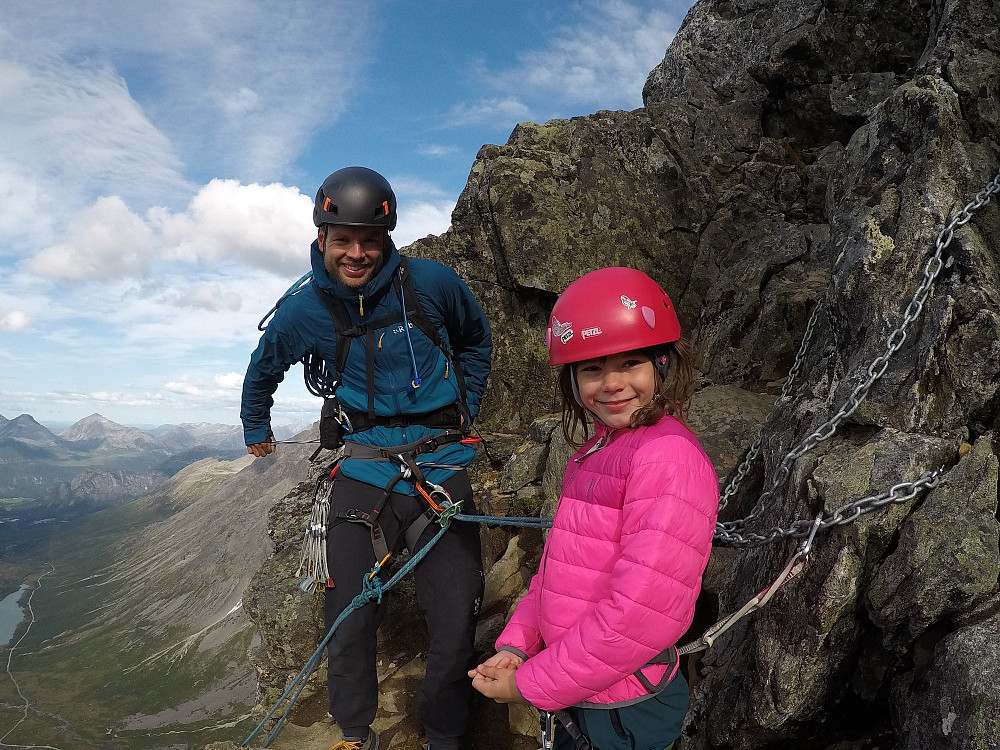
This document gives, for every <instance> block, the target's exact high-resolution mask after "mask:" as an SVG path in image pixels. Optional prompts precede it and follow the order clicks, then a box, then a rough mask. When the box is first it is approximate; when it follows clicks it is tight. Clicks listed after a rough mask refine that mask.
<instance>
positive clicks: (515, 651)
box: [497, 646, 528, 661]
mask: <svg viewBox="0 0 1000 750" xmlns="http://www.w3.org/2000/svg"><path fill="white" fill-rule="evenodd" d="M497 651H498V652H499V651H509V652H510V653H512V654H514V655H515V656H519V657H521V660H522V661H528V655H527V654H526V653H524V652H523V651H522V650H521V649H519V648H514V647H513V646H497Z"/></svg>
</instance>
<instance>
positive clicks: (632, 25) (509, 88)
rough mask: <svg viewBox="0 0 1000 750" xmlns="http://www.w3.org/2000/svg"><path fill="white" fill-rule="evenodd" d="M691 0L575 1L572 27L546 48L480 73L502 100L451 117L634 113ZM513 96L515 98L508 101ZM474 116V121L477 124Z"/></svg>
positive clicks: (569, 14)
mask: <svg viewBox="0 0 1000 750" xmlns="http://www.w3.org/2000/svg"><path fill="white" fill-rule="evenodd" d="M689 5H690V4H689V3H688V2H683V3H682V2H677V1H676V0H670V2H667V3H647V4H643V3H634V2H628V1H627V0H582V1H581V2H577V3H573V5H572V8H571V9H570V10H571V12H565V13H564V14H563V16H564V17H566V18H572V19H573V23H572V24H571V25H564V26H562V27H559V28H557V29H556V31H555V33H554V34H553V35H552V36H551V38H550V39H549V41H548V43H547V44H546V46H544V47H543V48H541V49H536V50H531V51H528V52H522V53H520V54H518V55H517V60H518V64H517V65H515V66H513V67H510V68H507V69H504V70H500V71H486V70H484V71H483V76H484V78H485V80H486V85H488V86H490V87H491V88H492V89H494V90H495V91H499V92H501V94H500V95H499V96H493V97H487V98H484V99H483V100H482V101H480V102H478V103H476V104H473V105H468V106H465V107H462V108H458V109H456V110H454V111H452V112H450V113H449V118H450V117H454V118H455V121H456V123H458V124H466V123H468V122H475V121H480V122H482V121H486V120H488V119H490V118H492V117H507V119H508V120H509V119H510V115H511V114H512V113H513V111H515V110H517V109H518V108H519V107H521V108H524V109H525V110H528V109H529V108H530V111H531V114H528V113H527V112H524V113H522V114H520V115H517V117H518V118H519V119H520V120H525V119H529V118H531V117H534V118H535V119H542V117H544V118H545V119H548V117H550V115H548V114H547V113H548V112H550V111H552V108H553V107H554V106H558V107H560V108H565V107H566V106H578V107H580V108H581V110H583V111H581V114H586V113H587V111H588V108H592V107H595V106H596V107H599V108H601V109H616V108H620V109H634V108H636V107H641V106H642V87H643V85H644V83H645V81H646V76H647V75H649V72H650V71H651V70H652V69H653V68H654V67H655V66H656V65H658V64H659V63H660V61H661V60H662V59H663V55H664V52H665V51H666V49H667V46H668V45H669V44H670V41H671V40H672V39H673V36H674V32H675V30H676V29H677V27H678V26H679V25H680V21H681V19H682V18H683V16H684V13H685V12H686V11H687V9H688V7H689ZM515 92H516V95H517V97H518V98H517V99H515V98H513V97H514V95H515ZM476 118H478V120H477V119H476Z"/></svg>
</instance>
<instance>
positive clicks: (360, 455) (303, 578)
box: [296, 429, 481, 593]
mask: <svg viewBox="0 0 1000 750" xmlns="http://www.w3.org/2000/svg"><path fill="white" fill-rule="evenodd" d="M480 440H481V438H478V437H470V436H469V435H467V434H466V433H465V432H463V431H461V430H447V429H446V430H442V431H441V432H439V433H437V434H434V435H430V436H428V437H425V438H422V439H420V440H417V441H414V442H412V443H407V444H405V445H396V446H388V447H386V446H377V445H367V444H364V443H356V442H353V441H350V440H345V441H343V443H342V445H341V446H340V448H339V449H338V451H337V454H336V456H335V461H334V463H333V465H332V467H331V468H330V470H329V472H328V473H327V474H325V475H324V477H322V478H321V479H320V481H319V482H317V485H316V491H315V493H314V495H313V506H312V511H311V513H310V516H309V520H308V522H307V523H306V529H305V531H304V533H303V541H302V557H301V559H300V561H299V568H298V570H297V571H296V576H297V577H299V578H300V581H299V588H300V589H302V590H303V591H305V592H307V593H313V592H315V591H322V590H323V589H325V588H326V587H328V586H332V585H333V581H332V580H331V578H330V567H329V564H328V561H327V557H326V533H327V528H328V524H329V523H332V522H335V521H338V520H340V521H345V522H348V523H357V524H361V525H363V526H366V527H368V530H369V532H370V534H371V538H372V552H373V554H374V559H375V560H376V561H380V562H379V566H381V565H384V564H385V563H386V562H387V561H388V560H389V558H390V557H391V556H392V550H390V549H389V547H388V545H387V544H386V541H385V537H384V535H383V533H382V528H381V526H380V525H379V521H378V519H379V514H380V513H381V512H382V510H383V509H384V508H385V504H386V503H387V502H388V501H389V498H390V496H391V495H392V492H393V490H394V488H395V486H396V485H397V484H398V483H399V482H401V481H409V482H412V483H413V486H414V488H415V489H416V491H417V494H418V496H420V497H421V498H422V499H423V500H424V502H425V503H426V505H427V508H426V510H425V511H424V513H423V514H421V515H420V516H419V517H418V518H417V520H416V521H414V522H413V523H412V524H410V526H409V527H408V528H407V529H406V530H405V531H404V532H403V538H404V544H405V546H406V548H407V549H409V550H411V551H412V550H413V549H414V547H415V546H416V542H417V540H418V539H419V538H420V535H421V534H422V533H423V531H424V529H425V528H427V526H429V525H430V524H431V523H433V522H435V521H436V522H437V523H439V524H441V525H442V526H444V525H446V524H447V523H448V521H450V520H451V518H452V517H454V516H455V515H456V514H458V513H459V511H460V510H461V506H462V502H461V501H458V502H453V501H452V498H451V495H450V494H449V493H448V491H447V490H446V489H445V488H444V487H442V486H441V485H440V484H436V483H434V482H431V481H430V480H428V479H427V477H426V476H425V475H424V472H423V469H426V468H444V469H450V470H460V469H463V468H465V467H462V466H451V465H441V464H423V463H419V462H418V461H417V457H418V456H420V455H423V454H426V453H434V452H435V451H437V450H438V449H439V448H441V447H443V446H445V445H449V444H452V443H456V442H459V443H463V444H466V445H469V444H474V443H478V442H479V441H480ZM348 459H351V460H363V461H383V462H391V463H395V464H396V465H397V466H398V467H399V472H398V473H397V474H396V475H395V476H394V477H393V478H392V479H390V480H389V482H388V484H386V486H385V487H384V489H383V492H382V497H381V499H380V500H379V502H378V503H377V504H376V506H375V507H374V508H364V509H362V508H349V509H347V510H341V511H338V512H337V513H336V514H335V515H331V509H330V498H331V496H332V494H333V484H334V481H335V475H336V473H337V469H338V468H339V467H340V464H341V463H342V462H343V461H346V460H348ZM422 467H423V468H422Z"/></svg>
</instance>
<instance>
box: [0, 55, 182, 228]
mask: <svg viewBox="0 0 1000 750" xmlns="http://www.w3.org/2000/svg"><path fill="white" fill-rule="evenodd" d="M18 49H19V48H18ZM0 80H5V81H6V83H5V85H3V86H2V87H0V131H2V132H3V133H4V137H3V139H2V141H0V165H2V166H3V171H4V172H6V173H8V174H9V173H11V172H14V173H15V174H20V175H32V180H33V181H34V185H33V186H32V187H29V190H31V189H34V190H38V191H40V192H42V194H43V195H44V196H45V201H44V208H45V210H47V211H48V212H50V213H52V214H55V215H56V216H60V215H61V216H65V215H66V214H67V213H69V212H70V211H72V210H75V209H78V208H79V207H80V206H82V205H84V204H85V203H86V197H85V196H88V195H93V194H100V193H108V192H112V191H113V192H115V193H116V194H122V195H127V196H130V197H140V198H148V197H149V196H151V195H153V194H155V193H162V192H164V191H167V192H176V191H178V190H181V189H184V188H185V186H186V185H187V182H186V181H185V180H184V179H183V178H182V177H181V176H180V173H179V170H180V162H179V160H178V159H177V157H176V156H175V155H174V154H173V152H172V150H171V147H170V144H169V143H168V141H167V139H166V138H165V137H164V135H163V134H162V133H161V132H160V131H159V130H158V129H157V128H156V127H155V126H154V125H153V124H152V123H151V122H150V121H149V120H148V119H147V117H146V116H145V113H144V112H143V111H142V108H141V107H140V106H139V105H138V104H137V103H136V102H135V101H134V100H133V99H132V98H131V96H130V94H129V91H128V87H127V86H126V84H125V81H124V80H123V79H122V78H121V77H120V76H119V75H118V74H116V73H115V72H114V71H113V70H111V69H109V68H107V67H96V68H86V67H81V66H73V65H70V64H67V63H65V62H62V61H59V60H55V59H53V58H51V57H43V56H35V57H33V58H32V59H31V60H30V61H28V62H18V61H13V60H6V61H3V62H2V63H0ZM112 189H113V190H112ZM11 210H12V208H11V207H10V206H5V207H2V208H0V212H2V213H0V217H2V218H0V223H2V224H8V223H10V222H11V219H10V216H9V212H10V211H11Z"/></svg>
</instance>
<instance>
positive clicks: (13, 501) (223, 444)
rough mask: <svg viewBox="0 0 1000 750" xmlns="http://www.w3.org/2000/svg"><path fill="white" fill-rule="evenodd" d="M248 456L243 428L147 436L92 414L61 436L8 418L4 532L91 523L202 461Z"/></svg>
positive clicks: (3, 422)
mask: <svg viewBox="0 0 1000 750" xmlns="http://www.w3.org/2000/svg"><path fill="white" fill-rule="evenodd" d="M276 433H282V434H279V435H278V437H279V439H282V438H283V437H287V436H289V435H290V434H291V433H292V430H291V429H290V428H286V429H285V430H284V431H281V430H276ZM245 453H246V448H245V446H244V443H243V432H242V429H241V428H240V427H239V426H237V425H226V424H212V423H207V422H198V423H186V424H176V425H161V426H159V427H156V428H153V429H151V430H141V429H137V428H134V427H127V426H124V425H121V424H118V423H117V422H113V421H111V420H110V419H107V418H105V417H103V416H102V415H100V414H91V415H90V416H88V417H85V418H83V419H81V420H79V421H78V422H76V423H74V424H73V425H71V426H69V427H67V428H66V429H64V430H60V431H58V432H53V431H52V430H49V429H48V428H46V427H45V426H43V425H41V424H39V422H38V421H37V420H35V419H34V418H33V417H32V416H31V415H29V414H21V415H19V416H17V417H15V418H13V419H8V418H6V417H4V416H3V415H0V524H3V523H11V522H14V521H26V522H29V523H36V522H38V521H40V520H42V519H48V518H52V517H55V518H65V517H66V516H68V515H69V516H79V515H85V514H86V513H89V512H92V511H93V510H97V509H100V508H103V507H107V506H109V505H114V504H118V503H122V502H127V501H130V500H134V499H135V498H136V497H139V496H140V495H143V494H145V493H147V492H149V491H151V490H153V489H155V488H156V487H158V486H160V485H162V484H163V483H164V482H165V481H166V480H167V479H168V478H169V477H171V476H173V475H174V474H176V473H177V472H178V471H180V470H181V469H182V468H184V467H185V466H187V465H189V464H191V463H194V462H195V461H199V460H201V459H203V458H215V459H218V460H232V459H236V458H239V457H240V456H242V455H244V454H245ZM0 536H2V534H0Z"/></svg>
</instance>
